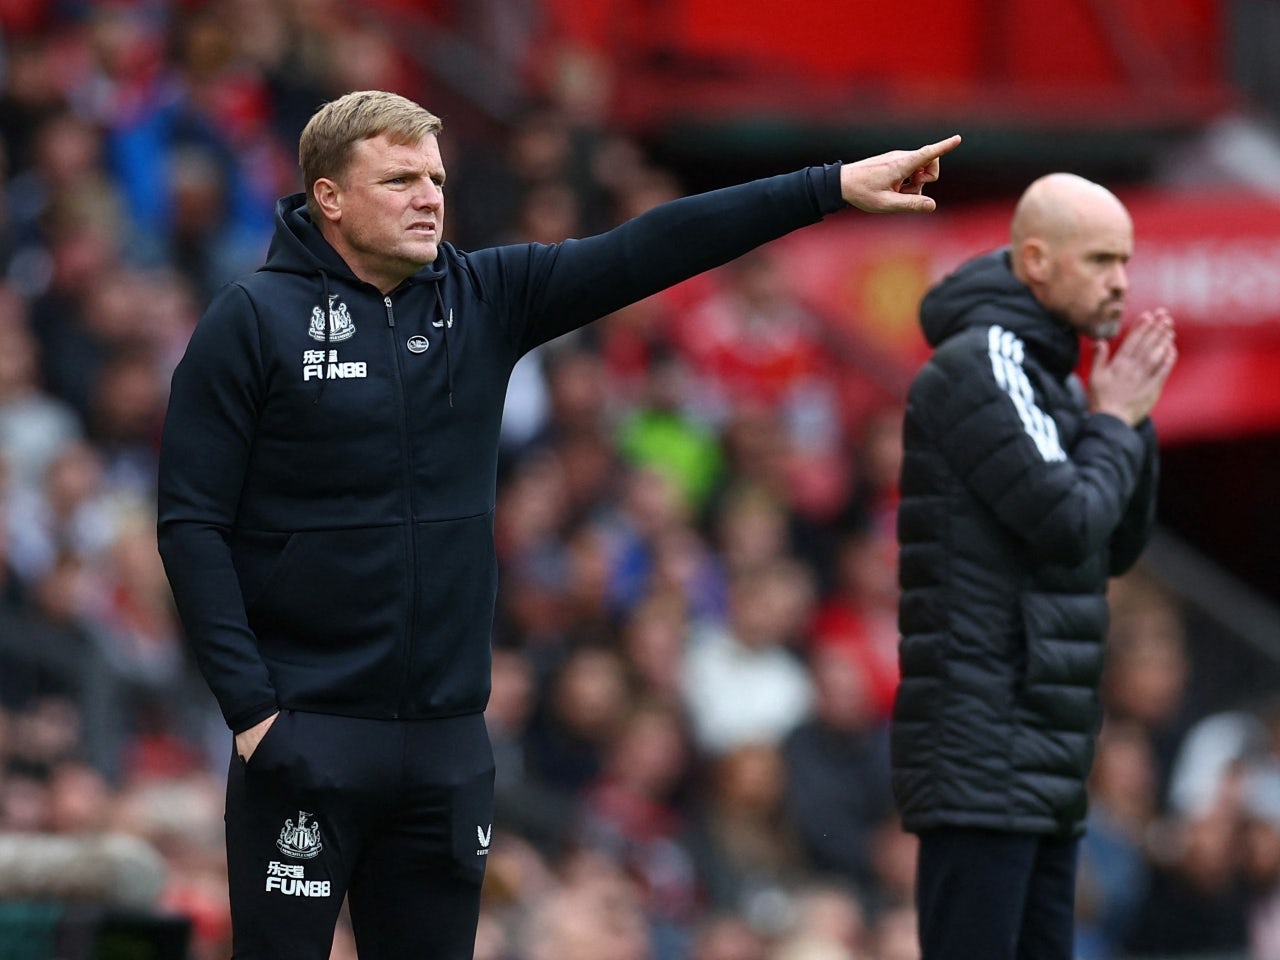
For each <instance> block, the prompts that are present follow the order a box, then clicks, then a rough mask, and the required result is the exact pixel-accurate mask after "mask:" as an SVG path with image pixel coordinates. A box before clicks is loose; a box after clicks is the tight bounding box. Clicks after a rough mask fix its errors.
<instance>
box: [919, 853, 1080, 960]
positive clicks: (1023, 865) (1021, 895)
mask: <svg viewBox="0 0 1280 960" xmlns="http://www.w3.org/2000/svg"><path fill="white" fill-rule="evenodd" d="M1078 846H1079V841H1078V839H1077V838H1075V837H1054V836H1039V835H1036V834H1022V833H1000V832H997V831H993V830H970V829H962V828H944V829H939V830H930V831H925V832H921V834H920V850H919V856H918V861H919V865H918V869H917V872H916V904H917V906H918V908H919V922H920V946H921V951H922V955H923V960H978V958H981V960H1072V957H1073V956H1074V955H1075V945H1074V943H1073V939H1074V929H1075V885H1076V863H1077V859H1078Z"/></svg>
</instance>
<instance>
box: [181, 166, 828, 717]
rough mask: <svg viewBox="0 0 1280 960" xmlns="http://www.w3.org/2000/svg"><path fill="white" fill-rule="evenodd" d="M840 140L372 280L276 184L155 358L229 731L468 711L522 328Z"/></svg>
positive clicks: (776, 213)
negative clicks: (264, 249)
mask: <svg viewBox="0 0 1280 960" xmlns="http://www.w3.org/2000/svg"><path fill="white" fill-rule="evenodd" d="M839 169H840V167H839V164H831V165H829V166H826V167H813V168H809V169H806V170H801V171H797V172H796V173H792V174H786V175H783V176H778V177H772V178H768V179H764V180H759V181H756V182H753V183H749V184H743V185H740V186H736V187H729V188H726V189H724V190H717V191H713V192H711V193H707V194H703V195H700V196H696V197H689V198H685V199H681V200H677V201H675V202H673V203H669V204H665V205H662V206H660V207H657V208H655V209H654V210H651V211H650V212H648V213H646V214H644V215H642V216H640V217H638V218H636V219H635V220H632V221H630V222H629V223H626V224H624V225H622V226H620V227H618V228H616V229H614V230H612V231H610V232H608V233H605V234H602V235H600V236H597V237H592V238H588V239H584V240H568V241H565V242H563V243H559V244H553V245H540V244H529V245H512V246H506V247H497V248H492V249H487V250H480V251H477V252H474V253H463V252H461V251H458V250H456V249H454V248H453V247H452V246H451V245H450V244H447V243H446V244H441V246H440V251H439V256H438V259H437V260H436V261H435V263H433V264H431V265H429V266H428V267H425V268H424V269H422V270H421V271H419V272H418V273H417V274H416V275H414V276H413V277H411V278H409V279H408V280H406V281H405V282H404V283H402V284H401V285H400V286H399V287H397V288H396V289H395V290H394V291H392V292H391V293H390V294H389V295H386V296H384V295H383V294H382V293H381V292H380V291H378V290H377V289H376V288H375V287H373V286H372V285H369V284H366V283H364V282H362V281H360V280H359V279H357V278H356V277H355V275H354V274H353V273H352V272H351V270H350V269H349V268H348V267H347V265H346V264H345V263H344V262H343V261H342V260H341V258H340V257H339V256H338V255H337V254H336V252H335V251H334V250H333V248H332V247H330V246H329V244H328V243H327V242H326V241H325V240H324V239H323V238H322V236H321V235H320V232H319V230H318V229H317V228H316V227H315V225H314V224H313V223H312V222H311V220H310V218H309V216H308V214H307V212H306V207H305V204H304V202H303V198H302V195H301V194H298V195H295V196H292V197H287V198H284V199H283V200H281V201H280V203H279V204H278V206H277V210H276V231H275V236H274V239H273V241H272V244H271V249H270V251H269V253H268V256H267V260H266V263H265V265H264V266H263V267H262V269H260V270H259V271H258V272H256V273H254V274H252V275H250V276H248V277H246V278H244V279H242V280H239V281H237V282H235V283H232V284H229V285H228V286H226V287H225V288H224V289H222V290H221V291H220V292H219V293H218V294H217V296H216V297H215V298H214V299H213V301H212V302H211V303H210V305H209V307H208V309H207V311H206V312H205V315H204V316H203V317H202V318H201V321H200V323H199V324H198V326H197V328H196V330H195V332H194V334H193V336H192V338H191V341H190V343H189V345H188V348H187V352H186V355H185V356H184V358H183V360H182V362H181V363H180V364H179V365H178V368H177V370H176V371H175V373H174V376H173V384H172V392H171V397H170V402H169V411H168V416H167V418H166V422H165V428H164V436H163V441H162V449H161V462H160V495H159V537H160V550H161V554H162V556H163V559H164V563H165V568H166V571H167V573H168V575H169V579H170V583H171V585H172V587H173V592H174V596H175V599H176V602H177V605H178V610H179V613H180V614H181V617H182V620H183V623H184V627H185V630H186V633H187V636H188V638H189V641H190V643H191V644H192V646H193V648H194V651H195V653H196V657H197V660H198V661H199V664H200V667H201V669H202V671H203V673H204V675H205V677H206V679H207V680H208V682H209V685H210V687H211V688H212V690H213V692H214V695H215V696H216V698H217V700H218V702H219V705H220V706H221V709H222V712H223V715H224V717H225V718H226V721H227V723H228V725H229V726H230V727H231V729H232V730H233V731H236V732H239V731H241V730H245V729H247V728H249V727H250V726H252V725H254V724H255V723H257V722H258V721H260V720H263V719H265V718H266V717H268V716H270V715H271V714H272V713H273V712H274V711H275V710H277V709H278V708H281V707H287V708H292V709H297V710H306V711H316V712H323V713H334V714H342V715H349V716H360V717H373V718H406V719H422V718H429V717H442V716H450V715H458V714H465V713H473V712H478V711H481V710H483V709H484V707H485V704H486V702H487V700H488V694H489V667H490V659H489V643H490V631H491V626H492V620H493V613H494V603H495V599H496V595H497V563H496V560H495V556H494V547H493V510H494V499H495V482H496V479H495V478H496V459H497V451H498V432H499V426H500V423H501V417H502V409H503V402H504V398H505V394H506V387H507V380H508V377H509V375H510V373H511V369H512V367H513V366H514V364H515V363H516V361H517V360H518V359H519V358H520V357H521V356H522V355H523V354H525V353H526V352H528V351H529V350H531V349H532V348H534V347H535V346H537V345H539V344H541V343H544V342H546V341H548V340H550V339H552V338H553V337H556V336H559V335H560V334H563V333H565V332H567V331H570V330H573V329H575V328H577V327H580V326H582V325H583V324H585V323H588V322H590V321H592V320H595V319H597V318H599V317H601V316H604V315H606V314H608V313H611V312H613V311H614V310H617V309H618V308H620V307H622V306H624V305H626V304H628V303H632V302H634V301H636V300H639V299H642V298H644V297H646V296H648V295H650V294H652V293H655V292H657V291H658V290H661V289H663V288H665V287H668V286H670V285H671V284H674V283H676V282H678V281H680V280H683V279H685V278H687V277H690V276H692V275H694V274H696V273H699V272H701V271H704V270H707V269H709V268H711V267H714V266H718V265H720V264H722V263H725V262H727V261H728V260H731V259H733V258H734V257H736V256H739V255H741V254H743V253H745V252H746V251H748V250H750V249H752V248H754V247H756V246H758V245H760V244H761V243H764V242H766V241H768V240H772V239H774V238H776V237H779V236H781V235H783V234H785V233H787V232H789V231H791V230H794V229H796V228H798V227H801V226H804V225H806V224H810V223H814V222H816V221H818V220H820V219H821V218H822V216H823V215H825V214H827V213H831V212H834V211H836V210H839V209H841V208H842V207H843V206H844V203H843V201H842V199H841V197H840V183H839Z"/></svg>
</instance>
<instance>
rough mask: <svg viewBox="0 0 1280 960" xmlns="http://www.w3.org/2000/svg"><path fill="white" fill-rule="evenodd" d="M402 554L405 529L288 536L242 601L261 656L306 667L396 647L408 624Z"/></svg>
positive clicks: (403, 555) (299, 533)
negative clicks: (353, 653)
mask: <svg viewBox="0 0 1280 960" xmlns="http://www.w3.org/2000/svg"><path fill="white" fill-rule="evenodd" d="M405 553H406V550H405V530H404V528H403V527H397V526H392V527H361V528H354V529H349V530H306V531H298V532H296V533H293V534H292V535H291V536H290V537H289V539H288V543H287V544H286V545H285V547H284V549H283V550H282V551H281V554H280V556H279V558H278V561H277V562H276V564H275V566H274V568H273V569H272V570H271V572H270V574H269V576H268V577H267V579H266V581H265V582H264V583H263V585H262V588H261V589H260V590H259V591H258V596H257V597H256V598H255V599H254V600H253V601H252V602H251V603H250V602H248V601H247V600H246V602H247V603H248V613H249V624H250V626H251V627H252V628H253V630H254V632H255V633H256V634H257V635H258V641H259V643H260V645H261V647H262V652H263V654H264V655H265V656H266V657H267V658H268V659H272V660H283V661H288V662H297V663H303V664H308V663H316V662H317V660H327V659H328V658H329V657H331V656H332V655H333V654H334V653H338V652H342V651H353V650H356V649H364V650H365V651H367V652H368V651H371V650H373V649H381V650H384V651H385V650H386V648H389V647H393V646H394V645H395V643H396V641H397V639H398V638H399V637H400V636H402V635H403V633H404V624H405V622H406V610H405V602H406V600H405V597H406V595H407V593H408V591H407V590H406V589H405V582H406V577H407V576H408V572H407V569H406V568H407V564H406V562H405Z"/></svg>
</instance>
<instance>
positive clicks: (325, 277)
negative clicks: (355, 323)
mask: <svg viewBox="0 0 1280 960" xmlns="http://www.w3.org/2000/svg"><path fill="white" fill-rule="evenodd" d="M320 283H321V284H322V285H323V286H324V299H323V301H322V302H321V305H320V309H321V310H323V311H324V359H323V360H321V361H320V389H319V390H317V391H316V396H315V399H314V400H312V401H311V402H312V403H319V402H320V398H321V397H322V396H323V395H324V385H325V383H326V382H327V381H328V377H326V376H325V371H326V370H328V369H329V344H330V343H331V342H332V340H331V338H332V336H333V317H331V316H330V315H329V274H328V273H326V272H325V271H323V270H321V271H320Z"/></svg>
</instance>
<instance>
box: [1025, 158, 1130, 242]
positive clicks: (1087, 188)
mask: <svg viewBox="0 0 1280 960" xmlns="http://www.w3.org/2000/svg"><path fill="white" fill-rule="evenodd" d="M1109 217H1118V218H1120V219H1123V220H1128V217H1129V214H1128V213H1127V212H1126V211H1125V208H1124V204H1122V203H1121V202H1120V200H1119V198H1117V197H1116V195H1115V194H1114V193H1112V192H1111V191H1110V190H1108V189H1107V188H1106V187H1104V186H1102V185H1101V184H1098V183H1094V182H1093V181H1092V180H1086V179H1085V178H1084V177H1080V176H1077V175H1076V174H1074V173H1050V174H1048V175H1046V176H1043V177H1041V178H1040V179H1039V180H1036V181H1034V182H1033V183H1032V184H1031V186H1029V187H1027V189H1026V190H1025V191H1024V192H1023V194H1022V197H1021V199H1019V200H1018V206H1017V207H1016V208H1015V209H1014V211H1013V223H1012V224H1011V226H1010V230H1009V234H1010V241H1011V243H1012V244H1013V246H1014V247H1015V248H1016V247H1019V246H1021V245H1022V244H1023V243H1024V242H1026V240H1028V239H1029V238H1032V237H1039V238H1042V239H1044V240H1046V241H1051V242H1060V241H1062V240H1063V239H1066V238H1068V237H1070V236H1072V235H1073V234H1077V233H1079V232H1080V231H1082V230H1088V229H1090V227H1091V225H1092V224H1094V223H1095V222H1097V221H1099V220H1104V219H1106V218H1109Z"/></svg>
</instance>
